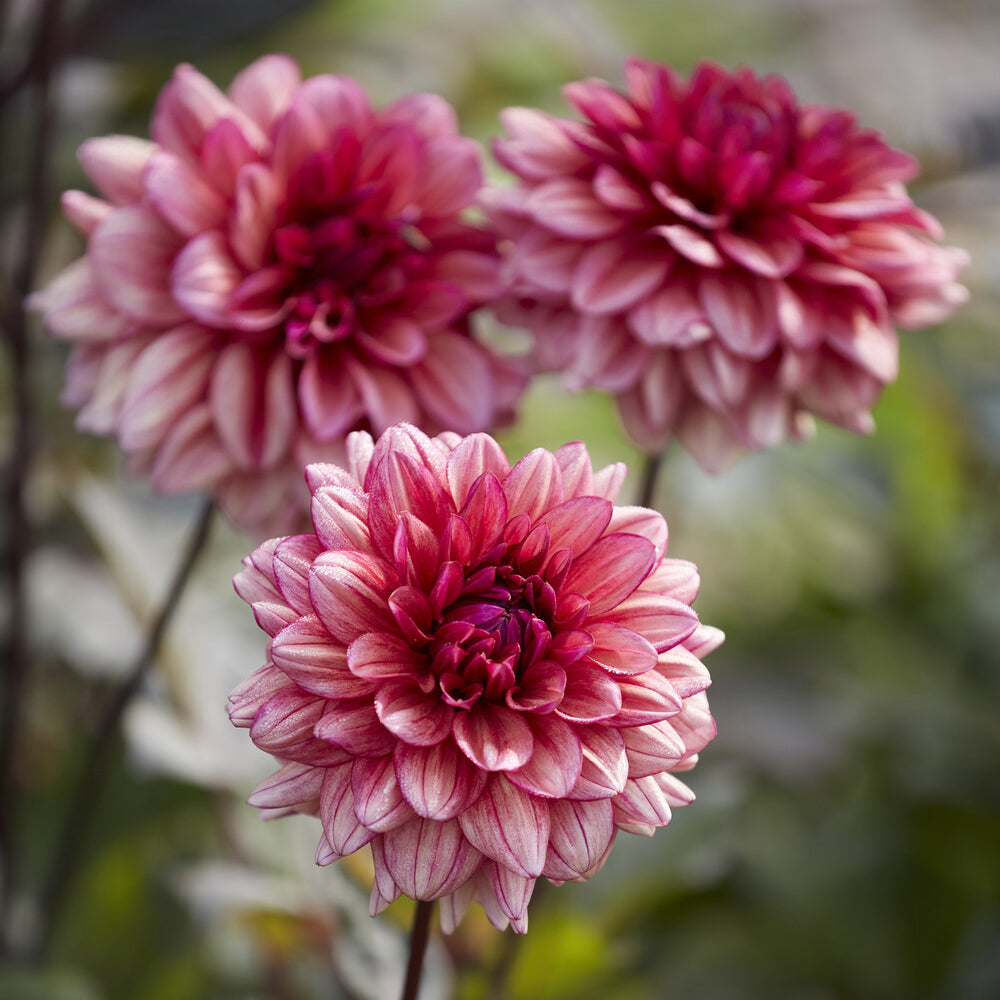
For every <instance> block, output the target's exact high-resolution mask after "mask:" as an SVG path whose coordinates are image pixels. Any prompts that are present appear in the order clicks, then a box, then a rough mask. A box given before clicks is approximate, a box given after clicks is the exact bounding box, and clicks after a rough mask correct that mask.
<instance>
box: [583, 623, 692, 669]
mask: <svg viewBox="0 0 1000 1000" xmlns="http://www.w3.org/2000/svg"><path fill="white" fill-rule="evenodd" d="M692 628H693V626H692ZM587 631H588V632H589V633H590V634H591V636H592V637H593V639H594V648H593V649H592V650H591V651H590V654H589V655H590V658H591V659H592V660H594V661H596V662H597V663H598V664H599V665H600V666H601V667H603V668H604V669H605V670H607V671H609V672H610V673H613V674H622V675H626V676H627V675H630V674H641V673H644V672H645V671H647V670H651V669H652V668H653V667H655V666H656V658H657V654H656V649H655V647H654V646H653V645H652V643H651V642H650V641H649V640H648V639H647V638H646V637H645V636H643V635H640V634H637V633H636V632H633V631H632V629H630V628H624V627H623V626H621V625H616V624H614V623H613V622H592V623H591V622H588V623H587Z"/></svg>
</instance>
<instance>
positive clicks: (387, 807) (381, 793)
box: [351, 755, 416, 833]
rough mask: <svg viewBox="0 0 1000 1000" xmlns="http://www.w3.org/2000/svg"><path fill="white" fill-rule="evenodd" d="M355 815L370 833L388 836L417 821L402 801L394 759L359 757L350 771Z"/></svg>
mask: <svg viewBox="0 0 1000 1000" xmlns="http://www.w3.org/2000/svg"><path fill="white" fill-rule="evenodd" d="M351 791H352V792H353V794H354V814H355V816H357V818H358V821H359V822H360V823H362V824H364V826H366V827H367V828H368V829H369V830H374V831H375V832H376V833H385V832H386V831H388V830H394V829H396V827H397V826H402V825H403V824H404V823H408V822H410V820H412V819H414V818H415V817H416V813H415V812H414V811H413V809H412V808H410V806H409V805H408V804H407V802H406V800H405V799H404V798H403V793H402V791H401V790H400V787H399V783H398V782H397V780H396V772H395V770H394V767H393V761H392V756H391V755H387V756H385V757H379V758H372V757H358V758H357V759H356V760H355V761H354V769H353V770H352V771H351Z"/></svg>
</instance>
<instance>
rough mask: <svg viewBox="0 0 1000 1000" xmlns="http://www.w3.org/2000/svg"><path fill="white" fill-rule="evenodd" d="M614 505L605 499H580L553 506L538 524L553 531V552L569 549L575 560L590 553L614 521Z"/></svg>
mask: <svg viewBox="0 0 1000 1000" xmlns="http://www.w3.org/2000/svg"><path fill="white" fill-rule="evenodd" d="M613 509H614V508H613V506H612V504H611V503H610V502H609V501H607V500H604V499H602V498H601V497H576V498H574V499H572V500H566V501H565V502H564V503H561V504H558V505H557V506H555V507H551V508H550V509H549V510H547V511H546V512H545V513H544V514H542V516H541V517H540V518H539V519H538V520H537V521H536V524H544V525H546V526H547V527H548V529H549V537H550V545H551V549H552V550H553V551H556V550H558V549H569V550H570V552H571V553H572V555H573V558H574V559H575V558H577V557H579V556H580V555H581V554H582V553H584V552H586V551H587V549H589V548H590V547H591V546H592V545H593V544H594V543H595V542H596V541H597V539H598V538H600V537H601V535H602V534H603V533H604V529H605V528H607V526H608V524H609V523H610V521H611V516H612V510H613Z"/></svg>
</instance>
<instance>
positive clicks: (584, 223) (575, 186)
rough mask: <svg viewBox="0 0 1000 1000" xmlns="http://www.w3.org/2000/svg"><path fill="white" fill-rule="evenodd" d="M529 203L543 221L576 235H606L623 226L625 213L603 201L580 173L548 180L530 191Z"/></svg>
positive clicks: (548, 226)
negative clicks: (599, 199)
mask: <svg viewBox="0 0 1000 1000" xmlns="http://www.w3.org/2000/svg"><path fill="white" fill-rule="evenodd" d="M525 207H526V208H527V210H528V211H529V212H531V214H532V216H534V219H535V221H536V222H537V223H538V224H539V225H541V226H544V227H545V228H546V229H548V230H551V231H552V232H554V233H559V234H560V235H561V236H568V237H570V238H572V239H579V240H598V239H604V238H606V237H608V236H612V235H613V234H615V233H617V232H619V231H620V230H621V229H622V226H623V220H622V216H621V214H620V213H618V212H614V211H612V210H611V209H609V208H607V207H606V206H605V205H602V204H601V202H599V201H598V200H597V198H596V197H595V195H594V191H593V189H592V188H591V186H590V185H589V184H588V183H587V182H586V181H584V180H581V179H579V178H577V177H557V178H554V179H553V180H548V181H544V182H543V183H541V184H539V185H538V186H537V187H536V188H534V189H533V190H532V191H531V193H530V194H529V195H528V197H527V200H526V201H525Z"/></svg>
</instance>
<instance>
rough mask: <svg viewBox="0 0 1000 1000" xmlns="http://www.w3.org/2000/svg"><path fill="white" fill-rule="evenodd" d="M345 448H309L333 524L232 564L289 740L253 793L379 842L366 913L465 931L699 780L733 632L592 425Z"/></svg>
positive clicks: (316, 490) (253, 729) (413, 436)
mask: <svg viewBox="0 0 1000 1000" xmlns="http://www.w3.org/2000/svg"><path fill="white" fill-rule="evenodd" d="M348 452H349V470H344V469H341V468H339V467H337V466H333V465H313V466H310V468H309V469H308V471H307V478H308V481H309V484H310V488H311V490H312V497H313V499H312V516H313V523H314V526H315V534H307V535H296V536H293V537H289V538H281V539H274V540H272V541H270V542H267V543H265V544H264V545H262V546H261V547H260V548H258V549H257V551H256V552H254V553H253V555H251V556H250V557H249V558H248V559H246V560H245V566H246V569H245V570H244V571H243V572H241V573H240V574H239V575H238V576H237V577H236V579H235V585H236V589H237V591H238V593H239V594H240V596H241V597H242V598H243V599H244V600H246V601H248V602H250V603H251V604H252V605H253V609H254V614H255V616H256V618H257V622H258V623H259V624H260V626H261V628H263V629H264V630H265V631H266V632H267V633H268V635H269V636H270V637H271V639H270V642H269V656H268V661H267V663H266V665H265V666H264V667H262V668H261V669H260V670H258V671H257V672H256V673H255V674H254V675H253V676H251V677H250V678H249V680H247V681H246V682H244V683H243V684H242V685H241V686H240V687H239V688H237V689H236V691H234V692H233V694H232V695H231V696H230V718H231V719H232V721H233V723H234V724H235V725H237V726H242V727H247V728H249V730H250V737H251V739H252V740H253V741H254V743H256V744H257V746H258V747H260V748H261V749H263V750H267V751H269V752H270V753H272V754H274V755H275V756H276V757H277V758H278V759H279V760H281V761H282V762H283V766H282V768H281V769H280V770H279V771H278V772H277V773H276V774H274V775H273V776H272V777H270V778H269V779H268V780H267V781H265V782H264V783H263V784H262V785H261V786H260V787H259V788H257V789H256V791H255V792H254V793H253V795H252V796H251V797H250V803H251V804H252V805H256V806H259V807H261V808H262V809H264V810H266V811H267V812H268V813H270V814H281V813H283V812H290V811H296V812H305V813H312V814H316V815H318V816H319V817H320V818H321V820H322V824H323V834H322V836H321V838H320V842H319V848H318V851H317V854H316V860H317V862H318V863H319V864H326V863H328V862H330V861H333V860H335V859H337V858H340V857H342V856H344V855H346V854H351V853H352V852H354V851H356V850H358V849H359V848H360V847H362V846H364V845H365V844H370V845H371V852H372V857H373V859H374V864H375V884H374V887H373V889H372V913H373V915H374V914H375V913H378V912H379V911H381V910H382V909H383V908H384V907H385V906H386V905H388V903H389V902H391V901H392V900H394V899H395V898H396V897H397V896H399V895H401V894H402V895H406V896H409V897H412V898H415V899H423V900H430V899H441V900H442V924H443V926H444V928H445V930H451V929H453V928H454V926H455V925H456V924H457V923H458V921H459V920H461V918H462V916H463V914H464V913H465V911H466V909H467V908H468V906H469V904H470V902H471V901H472V900H474V899H475V900H478V901H479V902H480V903H481V904H482V906H483V907H484V908H485V910H486V913H487V915H488V916H489V919H490V920H491V921H492V922H493V924H494V925H496V926H497V927H499V928H501V929H503V928H504V927H506V926H507V924H508V922H510V923H511V924H512V925H513V927H514V929H515V930H516V931H518V932H521V933H523V932H524V931H525V930H526V929H527V906H528V900H529V898H530V896H531V892H532V889H533V887H534V884H535V880H536V879H537V878H538V877H540V876H541V877H544V878H547V879H550V880H551V881H553V882H563V881H567V880H584V879H587V878H589V877H590V876H591V875H593V874H594V873H595V872H596V871H597V870H598V869H599V868H600V867H601V865H602V864H603V862H604V859H605V857H606V856H607V853H608V851H609V849H610V847H611V843H612V841H613V840H614V837H615V834H616V832H617V831H618V830H627V831H629V832H632V833H642V834H647V835H649V834H652V832H653V830H654V828H655V827H658V826H664V825H665V824H666V823H667V822H668V821H669V819H670V810H671V808H672V807H674V806H680V805H685V804H686V803H688V802H690V801H691V799H692V798H693V795H692V793H691V792H690V791H689V789H688V788H687V787H686V786H685V785H684V784H683V783H682V782H681V781H680V780H679V779H678V778H677V777H676V775H675V772H678V771H685V770H687V769H689V768H690V767H692V766H693V765H694V763H695V760H696V757H697V754H698V751H699V750H701V749H702V747H704V746H705V745H706V744H707V743H708V742H709V740H711V739H712V737H713V736H714V734H715V725H714V723H713V721H712V717H711V716H710V715H709V712H708V704H707V700H706V696H705V693H704V691H705V688H706V687H707V686H708V684H709V676H708V672H707V671H706V670H705V668H704V667H703V666H702V664H701V661H700V657H702V656H703V655H704V654H705V653H707V652H708V651H709V650H711V649H713V648H714V647H715V646H717V645H718V643H719V642H720V641H721V639H722V634H721V633H720V632H719V631H718V630H717V629H713V628H710V627H707V626H704V625H701V624H699V622H698V618H697V615H696V614H695V612H694V611H693V610H692V609H691V602H692V600H693V599H694V596H695V594H696V592H697V590H698V573H697V570H696V568H695V567H694V566H693V565H692V564H691V563H688V562H683V561H680V560H677V559H666V558H664V549H665V548H666V543H667V526H666V524H665V522H664V520H663V518H662V517H661V516H660V515H659V514H657V513H656V512H655V511H652V510H646V509H644V508H638V507H616V506H614V503H613V501H614V498H615V496H616V494H617V492H618V489H619V487H620V485H621V483H622V480H623V478H624V474H625V469H624V466H622V465H616V466H610V467H608V468H606V469H602V470H601V471H599V472H596V473H595V472H593V471H592V469H591V465H590V459H589V458H588V456H587V451H586V449H585V448H584V446H583V445H582V444H568V445H566V446H565V447H563V448H560V449H559V450H558V451H556V452H555V453H550V452H548V451H543V450H540V449H539V450H537V451H534V452H531V453H530V454H529V455H527V456H526V457H525V458H523V459H521V461H520V462H518V463H517V464H516V465H515V466H514V467H513V468H511V466H510V464H509V463H508V461H507V458H506V457H505V455H504V453H503V452H502V451H501V449H500V447H499V446H498V445H497V444H496V442H495V441H494V440H493V439H492V438H491V437H489V436H488V435H486V434H474V435H470V436H468V437H465V438H462V437H459V436H458V435H457V434H442V435H441V436H439V437H436V438H433V439H430V438H428V437H426V436H425V435H424V434H422V433H421V432H420V431H418V430H416V429H415V428H413V427H410V426H407V425H400V426H398V427H394V428H391V429H390V430H388V431H386V432H385V433H384V434H383V435H382V436H381V438H379V440H378V442H377V443H376V444H373V442H372V439H371V437H370V436H369V435H368V434H365V433H357V434H353V435H351V437H350V438H349V441H348Z"/></svg>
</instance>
